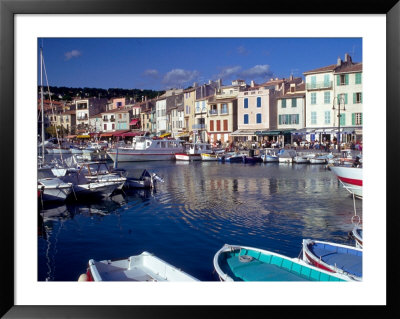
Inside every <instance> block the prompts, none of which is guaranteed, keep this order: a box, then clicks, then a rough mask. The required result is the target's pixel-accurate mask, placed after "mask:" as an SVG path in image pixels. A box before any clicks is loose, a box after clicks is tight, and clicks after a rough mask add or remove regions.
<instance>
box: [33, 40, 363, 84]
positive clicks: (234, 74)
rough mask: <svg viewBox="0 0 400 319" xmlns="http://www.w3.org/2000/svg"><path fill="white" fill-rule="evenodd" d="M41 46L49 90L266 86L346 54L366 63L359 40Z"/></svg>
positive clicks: (101, 42)
mask: <svg viewBox="0 0 400 319" xmlns="http://www.w3.org/2000/svg"><path fill="white" fill-rule="evenodd" d="M42 44H43V55H44V61H45V65H46V71H47V75H48V81H49V85H50V86H66V87H96V88H104V89H108V88H123V89H133V88H136V89H151V90H165V89H169V88H173V87H175V88H186V87H188V86H191V85H192V84H193V82H198V83H199V84H202V83H205V82H208V80H216V79H218V78H222V83H223V84H224V85H228V84H230V83H231V81H232V80H234V79H239V78H240V79H243V80H246V82H247V83H250V81H251V80H254V81H255V82H256V83H262V82H265V81H266V80H268V79H270V78H271V77H274V78H275V77H279V78H282V77H285V78H287V77H289V76H290V75H291V74H293V75H294V76H296V77H299V76H303V72H305V71H309V70H312V69H315V68H319V67H323V66H327V65H330V64H335V63H336V61H337V58H338V57H341V58H342V60H343V59H344V55H345V53H349V54H350V55H351V57H352V59H353V61H354V62H362V39H361V38H44V39H38V47H39V46H41V45H42ZM38 52H39V51H38ZM38 61H39V60H38ZM39 67H40V64H39V63H38V69H39ZM39 74H40V73H39V72H38V83H39V84H40V78H39ZM44 84H45V85H46V83H44Z"/></svg>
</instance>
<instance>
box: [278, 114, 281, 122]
mask: <svg viewBox="0 0 400 319" xmlns="http://www.w3.org/2000/svg"><path fill="white" fill-rule="evenodd" d="M278 118H279V124H282V115H279V116H278Z"/></svg>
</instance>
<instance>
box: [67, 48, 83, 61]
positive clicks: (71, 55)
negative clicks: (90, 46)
mask: <svg viewBox="0 0 400 319" xmlns="http://www.w3.org/2000/svg"><path fill="white" fill-rule="evenodd" d="M81 55H82V53H81V52H80V51H78V50H72V51H69V52H65V53H64V56H65V60H67V61H68V60H70V59H72V58H77V57H78V56H81Z"/></svg>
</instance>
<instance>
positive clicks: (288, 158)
mask: <svg viewBox="0 0 400 319" xmlns="http://www.w3.org/2000/svg"><path fill="white" fill-rule="evenodd" d="M296 155H297V154H296V151H294V150H285V149H284V150H281V151H279V153H278V157H279V163H293V158H294V157H295V156H296Z"/></svg>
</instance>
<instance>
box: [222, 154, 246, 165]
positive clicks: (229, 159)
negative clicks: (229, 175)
mask: <svg viewBox="0 0 400 319" xmlns="http://www.w3.org/2000/svg"><path fill="white" fill-rule="evenodd" d="M243 156H244V155H243V154H234V155H230V156H226V157H225V159H224V161H225V162H226V163H243Z"/></svg>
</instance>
